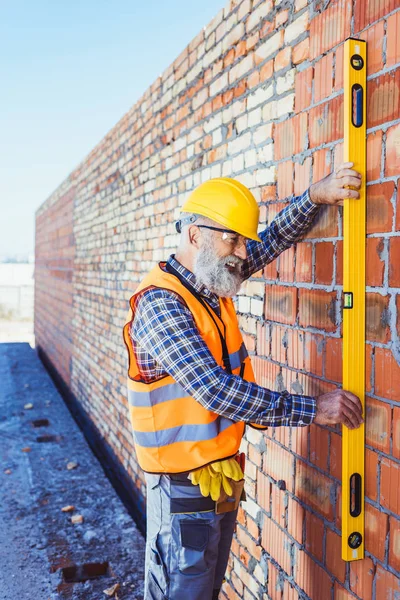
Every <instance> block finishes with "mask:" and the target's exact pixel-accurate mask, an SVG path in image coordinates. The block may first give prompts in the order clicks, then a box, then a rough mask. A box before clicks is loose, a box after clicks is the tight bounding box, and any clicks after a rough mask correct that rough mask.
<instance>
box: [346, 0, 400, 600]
mask: <svg viewBox="0 0 400 600" xmlns="http://www.w3.org/2000/svg"><path fill="white" fill-rule="evenodd" d="M396 2H397V0H379V1H378V2H377V1H376V0H363V1H362V2H356V3H355V12H354V31H360V29H364V27H365V26H366V25H368V23H373V22H374V21H377V20H378V19H381V18H382V17H384V16H385V15H387V14H388V13H389V12H392V10H394V9H395V8H397V4H396ZM361 37H363V36H361ZM385 600H386V599H385Z"/></svg>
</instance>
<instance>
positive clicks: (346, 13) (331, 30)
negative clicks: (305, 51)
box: [310, 1, 352, 58]
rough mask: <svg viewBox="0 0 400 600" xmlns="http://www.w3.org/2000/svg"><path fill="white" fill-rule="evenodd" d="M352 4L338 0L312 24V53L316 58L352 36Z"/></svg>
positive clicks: (312, 56) (315, 18)
mask: <svg viewBox="0 0 400 600" xmlns="http://www.w3.org/2000/svg"><path fill="white" fill-rule="evenodd" d="M351 13H352V6H351V4H350V3H349V2H341V1H339V2H338V1H336V2H334V3H331V6H330V7H329V8H327V10H324V11H322V12H321V13H320V14H318V15H317V16H316V17H314V19H313V20H312V21H311V24H310V42H311V47H310V55H311V58H316V57H318V56H320V55H321V54H323V53H325V52H326V51H327V50H330V49H331V48H332V47H333V46H336V45H337V44H339V43H340V42H342V41H343V40H345V39H346V38H347V37H349V36H350V24H351V17H352V14H351Z"/></svg>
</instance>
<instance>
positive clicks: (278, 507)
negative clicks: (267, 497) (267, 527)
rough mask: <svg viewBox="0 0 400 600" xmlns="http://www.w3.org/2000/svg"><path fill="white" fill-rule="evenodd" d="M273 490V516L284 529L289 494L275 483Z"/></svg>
mask: <svg viewBox="0 0 400 600" xmlns="http://www.w3.org/2000/svg"><path fill="white" fill-rule="evenodd" d="M271 490H272V491H271V517H272V519H273V520H274V521H275V522H276V523H278V525H280V526H281V527H282V529H284V528H285V511H286V497H287V494H286V492H284V491H282V490H280V489H279V488H278V486H277V485H273V486H272V488H271Z"/></svg>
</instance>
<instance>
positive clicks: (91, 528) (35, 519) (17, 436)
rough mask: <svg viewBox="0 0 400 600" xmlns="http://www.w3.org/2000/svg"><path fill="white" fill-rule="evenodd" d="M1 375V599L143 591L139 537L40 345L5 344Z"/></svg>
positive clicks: (132, 595)
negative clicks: (48, 368)
mask: <svg viewBox="0 0 400 600" xmlns="http://www.w3.org/2000/svg"><path fill="white" fill-rule="evenodd" d="M0 378H1V386H0V457H1V469H0V481H1V483H0V600H3V599H4V600H6V599H7V600H55V599H71V600H78V599H79V600H81V599H82V600H83V599H84V600H101V599H102V598H108V597H111V598H115V599H116V600H117V599H119V600H136V599H139V598H140V599H141V598H143V577H144V573H143V570H144V545H145V543H144V540H143V537H142V535H141V534H140V532H139V531H138V529H137V527H136V525H135V523H134V522H133V520H132V518H131V517H130V516H129V514H128V513H127V511H126V509H125V507H124V505H123V504H122V502H121V501H120V499H119V497H118V496H117V495H116V493H115V491H114V488H113V487H112V486H111V484H110V482H109V480H108V479H107V477H106V476H105V474H104V472H103V469H102V467H101V465H100V464H99V462H98V461H97V459H96V458H95V456H94V455H93V453H92V452H91V450H90V448H89V446H88V444H87V442H86V440H85V438H84V437H83V434H82V432H81V430H80V429H79V428H78V426H77V425H76V423H75V421H74V419H73V418H72V416H71V414H70V412H69V411H68V409H67V407H66V405H65V404H64V402H63V400H62V398H61V396H60V395H59V393H58V391H57V390H56V388H55V386H54V384H53V382H52V380H51V379H50V376H49V375H48V374H47V372H46V371H45V369H44V367H43V365H42V363H41V362H40V360H39V358H38V356H37V354H36V352H35V350H34V349H33V348H32V347H31V346H30V345H29V344H28V343H0ZM27 404H32V405H33V407H32V408H28V407H26V405H27ZM70 462H74V463H77V466H76V467H75V468H72V469H68V468H67V464H68V463H70ZM69 505H72V506H74V507H75V508H74V510H73V511H72V512H63V511H62V510H61V509H62V508H63V507H66V506H69ZM76 515H82V517H83V522H82V523H76V524H74V523H72V521H71V517H72V516H76ZM116 584H119V589H117V591H116V592H115V593H114V595H111V596H109V595H107V594H105V593H104V590H107V589H109V588H112V587H113V586H115V585H116Z"/></svg>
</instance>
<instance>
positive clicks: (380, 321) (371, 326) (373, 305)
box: [365, 238, 400, 344]
mask: <svg viewBox="0 0 400 600" xmlns="http://www.w3.org/2000/svg"><path fill="white" fill-rule="evenodd" d="M399 239H400V238H399ZM365 311H366V338H367V340H369V341H371V342H381V343H382V344H385V343H386V342H387V341H388V340H389V337H390V328H389V324H388V311H389V296H381V295H380V294H378V293H373V292H368V293H367V294H366V303H365Z"/></svg>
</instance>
